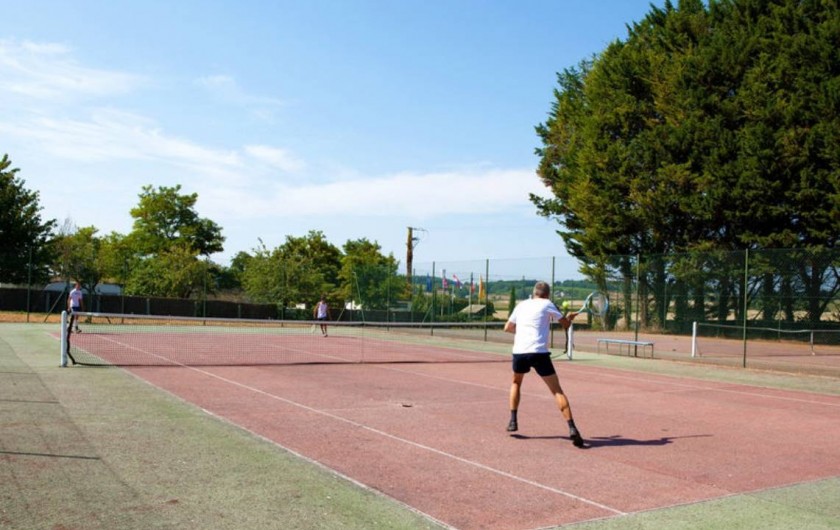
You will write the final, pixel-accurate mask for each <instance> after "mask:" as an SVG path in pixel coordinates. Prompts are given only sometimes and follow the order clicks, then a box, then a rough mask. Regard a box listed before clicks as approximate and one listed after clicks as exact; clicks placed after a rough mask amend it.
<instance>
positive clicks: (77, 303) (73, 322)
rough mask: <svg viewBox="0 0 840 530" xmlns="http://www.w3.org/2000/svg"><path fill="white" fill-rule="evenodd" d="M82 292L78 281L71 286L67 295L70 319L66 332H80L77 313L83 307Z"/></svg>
mask: <svg viewBox="0 0 840 530" xmlns="http://www.w3.org/2000/svg"><path fill="white" fill-rule="evenodd" d="M84 307H85V306H84V294H83V293H82V284H81V283H79V282H78V281H77V282H76V283H75V285H74V286H73V289H72V290H71V291H70V294H68V295H67V312H68V313H70V321H69V322H68V324H67V332H68V333H72V332H73V331H75V332H76V333H81V332H82V330H81V329H79V321H78V320H77V319H78V316H77V313H78V312H80V311H82V310H83V309H84Z"/></svg>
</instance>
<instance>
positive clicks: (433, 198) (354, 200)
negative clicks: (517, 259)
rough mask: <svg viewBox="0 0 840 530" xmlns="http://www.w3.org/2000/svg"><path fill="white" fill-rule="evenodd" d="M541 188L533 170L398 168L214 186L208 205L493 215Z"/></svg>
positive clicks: (240, 212)
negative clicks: (352, 176)
mask: <svg viewBox="0 0 840 530" xmlns="http://www.w3.org/2000/svg"><path fill="white" fill-rule="evenodd" d="M528 192H532V193H540V192H541V185H540V183H539V180H538V179H537V178H536V176H535V175H534V172H533V170H525V169H521V170H518V169H513V170H502V169H491V170H484V171H476V172H468V171H460V172H440V173H428V174H414V173H402V174H396V175H391V176H384V177H378V178H370V179H363V178H359V179H356V180H344V181H341V182H331V183H326V184H316V185H301V186H294V185H289V184H286V183H279V184H275V185H273V186H272V187H271V189H256V190H254V189H245V188H240V189H215V190H213V191H211V192H210V193H209V196H208V197H207V199H208V201H209V202H210V203H212V204H213V209H214V210H215V209H218V210H219V211H220V212H221V211H224V215H226V216H235V217H245V218H247V217H264V216H265V217H267V216H270V217H299V216H315V217H317V216H322V215H329V216H351V217H352V216H356V217H384V216H410V217H415V218H418V219H424V218H431V217H435V216H438V215H448V214H459V215H463V214H498V215H503V214H504V213H505V212H510V211H511V210H512V209H519V208H522V206H523V204H524V205H526V206H527V205H528V204H529V203H528V200H527V198H528Z"/></svg>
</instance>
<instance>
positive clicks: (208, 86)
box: [195, 75, 285, 121]
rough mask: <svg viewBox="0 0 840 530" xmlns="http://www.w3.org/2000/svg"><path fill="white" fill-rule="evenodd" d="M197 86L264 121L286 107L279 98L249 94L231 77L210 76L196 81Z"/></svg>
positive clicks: (270, 118)
mask: <svg viewBox="0 0 840 530" xmlns="http://www.w3.org/2000/svg"><path fill="white" fill-rule="evenodd" d="M195 84H196V85H198V86H200V87H202V88H203V89H205V90H206V91H207V92H208V93H210V94H211V95H212V96H213V97H215V98H217V99H218V100H220V101H222V102H225V103H227V104H230V105H235V106H239V107H242V108H244V109H246V110H247V111H248V112H249V113H250V114H251V115H252V116H254V117H256V118H259V119H261V120H263V121H270V120H272V119H273V117H274V114H275V113H276V112H277V111H278V110H280V108H282V107H283V106H285V102H283V101H282V100H280V99H278V98H273V97H267V96H257V95H253V94H250V93H248V92H247V91H246V90H245V89H243V88H242V87H241V86H240V85H239V83H238V82H237V81H236V79H234V78H233V77H231V76H229V75H208V76H204V77H200V78H198V79H196V80H195Z"/></svg>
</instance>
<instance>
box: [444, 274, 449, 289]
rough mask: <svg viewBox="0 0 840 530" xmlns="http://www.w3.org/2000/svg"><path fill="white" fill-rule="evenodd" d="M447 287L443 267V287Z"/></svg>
mask: <svg viewBox="0 0 840 530" xmlns="http://www.w3.org/2000/svg"><path fill="white" fill-rule="evenodd" d="M447 287H449V284H448V283H447V282H446V269H443V289H444V290H446V288H447Z"/></svg>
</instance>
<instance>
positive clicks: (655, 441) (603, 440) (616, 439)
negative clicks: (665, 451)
mask: <svg viewBox="0 0 840 530" xmlns="http://www.w3.org/2000/svg"><path fill="white" fill-rule="evenodd" d="M710 436H712V435H711V434H695V435H690V436H663V437H661V438H651V439H650V440H638V439H635V438H625V437H623V436H621V435H618V434H615V435H612V436H595V437H593V438H585V440H586V446H585V447H583V448H582V449H593V448H595V447H622V446H657V445H668V444H671V443H673V442H674V440H679V439H682V438H707V437H710ZM510 437H511V438H516V439H517V440H569V437H568V436H528V435H525V434H511V435H510Z"/></svg>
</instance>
